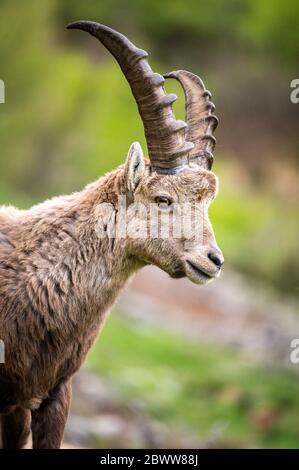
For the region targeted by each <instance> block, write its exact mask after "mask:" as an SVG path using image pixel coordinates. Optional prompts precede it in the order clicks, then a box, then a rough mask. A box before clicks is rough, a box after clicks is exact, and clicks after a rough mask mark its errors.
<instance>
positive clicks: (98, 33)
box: [68, 21, 223, 284]
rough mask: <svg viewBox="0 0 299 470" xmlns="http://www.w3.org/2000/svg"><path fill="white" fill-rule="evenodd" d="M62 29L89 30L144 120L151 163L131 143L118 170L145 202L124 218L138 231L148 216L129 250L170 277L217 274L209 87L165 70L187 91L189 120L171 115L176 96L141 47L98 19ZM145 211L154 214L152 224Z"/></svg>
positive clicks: (130, 194) (135, 197) (134, 198)
mask: <svg viewBox="0 0 299 470" xmlns="http://www.w3.org/2000/svg"><path fill="white" fill-rule="evenodd" d="M68 28H69V29H82V30H84V31H87V32H89V33H90V34H92V35H93V36H95V37H96V38H98V39H99V40H100V41H101V42H102V44H103V45H104V46H105V47H106V48H107V49H108V50H109V51H110V52H111V54H112V55H113V56H114V57H115V59H116V60H117V62H118V63H119V65H120V67H121V69H122V71H123V73H124V75H125V77H126V79H127V80H128V82H129V84H130V87H131V89H132V92H133V95H134V98H135V100H136V103H137V106H138V110H139V113H140V116H141V119H142V122H143V125H144V131H145V137H146V142H147V146H148V154H149V162H148V161H146V160H144V157H143V153H142V150H141V147H140V145H139V144H138V143H135V144H133V145H132V146H131V149H130V151H129V155H128V159H127V162H126V164H125V173H124V174H125V180H126V182H125V184H126V190H127V198H128V199H129V200H130V204H131V205H133V206H134V204H132V203H137V204H142V206H143V208H144V210H141V211H136V210H135V209H134V210H133V209H132V210H131V211H130V210H129V211H128V213H129V219H131V222H132V223H133V226H135V227H136V231H138V230H139V227H140V226H141V225H143V226H144V222H145V221H146V224H147V228H149V232H148V236H146V237H144V236H140V237H128V238H127V242H128V250H129V251H130V253H131V254H132V255H133V256H135V257H137V258H138V259H139V260H140V261H141V262H145V263H151V264H155V265H157V266H159V267H160V268H162V269H163V270H164V271H166V272H167V273H169V274H170V275H171V276H172V277H184V276H187V277H188V278H189V279H190V280H192V281H193V282H196V283H199V284H204V283H206V282H207V281H209V280H210V279H212V278H215V277H217V276H218V275H219V273H220V269H221V266H222V264H223V255H222V253H221V251H220V249H219V248H218V246H217V244H216V240H215V237H214V233H213V230H212V227H211V224H210V222H209V218H208V212H207V209H208V206H209V204H210V202H211V201H212V200H213V199H214V197H215V196H216V193H217V179H216V176H215V175H214V173H212V172H211V167H212V163H213V155H212V151H213V149H214V146H215V138H214V136H213V132H214V130H215V128H216V126H217V124H218V120H217V118H216V116H214V115H213V111H214V105H213V103H212V102H211V101H210V97H211V95H210V93H209V92H208V91H207V90H206V89H205V87H204V84H203V83H202V81H201V80H200V78H198V77H197V76H196V75H194V74H192V73H190V72H186V71H183V70H179V71H176V72H171V73H168V74H167V75H165V78H175V79H177V80H178V81H179V82H180V83H181V85H182V87H183V89H184V92H185V97H186V121H187V124H186V123H185V122H183V121H179V120H176V119H175V116H174V113H173V110H172V104H173V102H174V101H175V100H176V98H177V97H176V95H174V94H166V93H165V90H164V88H163V83H164V81H165V79H164V78H163V77H162V76H161V75H159V74H157V73H154V72H153V71H152V69H151V67H150V66H149V64H148V61H147V53H146V52H145V51H144V50H142V49H138V48H137V47H135V46H134V45H133V44H132V43H131V42H130V41H129V40H128V39H127V38H126V37H125V36H123V35H122V34H120V33H118V32H116V31H114V30H112V29H111V28H108V27H107V26H103V25H101V24H98V23H94V22H90V21H79V22H75V23H71V24H70V25H69V26H68ZM135 205H136V204H135ZM155 208H156V214H155V215H156V216H155V215H153V213H154V212H155V210H153V209H155ZM150 217H152V218H153V217H154V223H153V221H152V220H150ZM157 225H159V228H158V233H157V231H156V232H155V229H157ZM166 225H167V230H165V226H166ZM161 232H162V233H161ZM165 232H167V234H165Z"/></svg>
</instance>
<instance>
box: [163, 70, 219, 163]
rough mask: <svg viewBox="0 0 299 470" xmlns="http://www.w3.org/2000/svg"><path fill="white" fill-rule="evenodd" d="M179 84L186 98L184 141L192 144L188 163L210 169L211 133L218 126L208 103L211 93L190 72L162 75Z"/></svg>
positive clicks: (211, 106)
mask: <svg viewBox="0 0 299 470" xmlns="http://www.w3.org/2000/svg"><path fill="white" fill-rule="evenodd" d="M164 77H165V78H175V79H176V80H178V81H179V82H180V84H181V85H182V87H183V89H184V93H185V97H186V121H187V125H188V128H187V132H186V139H187V140H189V141H191V142H193V143H194V148H193V149H192V150H191V151H190V153H189V158H190V161H194V162H196V163H197V164H198V165H199V166H202V167H204V168H207V169H209V170H210V169H211V168H212V164H213V160H214V157H213V150H214V147H215V144H216V139H215V137H214V136H213V132H214V130H215V129H216V127H217V125H218V118H217V117H216V116H214V114H213V112H214V110H215V106H214V104H213V103H212V102H211V101H210V98H211V93H210V92H209V91H208V90H206V88H205V86H204V84H203V82H202V80H201V79H200V78H199V77H198V76H197V75H194V74H193V73H191V72H187V71H185V70H176V71H174V72H170V73H167V74H166V75H164Z"/></svg>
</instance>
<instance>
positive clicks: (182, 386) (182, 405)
mask: <svg viewBox="0 0 299 470" xmlns="http://www.w3.org/2000/svg"><path fill="white" fill-rule="evenodd" d="M88 364H89V365H90V367H92V368H94V369H95V370H96V371H98V372H99V373H100V374H101V375H102V376H103V377H106V378H108V379H109V381H111V382H112V383H114V384H115V385H116V387H117V389H118V390H121V393H122V394H123V395H124V396H127V397H128V399H133V398H134V399H138V400H139V401H140V402H141V403H143V405H144V408H145V410H146V412H147V413H149V415H150V417H151V418H152V419H154V420H157V421H158V422H161V423H163V424H164V425H166V426H168V427H172V428H173V429H177V430H179V429H182V428H184V426H187V428H189V431H192V432H193V433H195V435H196V436H197V438H198V442H199V443H200V442H203V441H204V440H205V439H207V437H208V436H209V435H210V434H211V432H212V431H213V430H214V429H215V428H217V427H219V428H221V429H223V431H222V434H221V436H220V437H219V440H220V442H219V443H218V445H219V444H220V445H222V446H223V445H224V446H237V447H243V446H244V447H253V446H254V447H256V446H258V447H281V448H283V447H298V440H299V429H298V424H297V415H298V412H299V398H298V393H297V387H298V378H297V376H296V375H295V374H292V373H291V372H283V371H281V370H279V369H275V368H274V367H273V365H272V366H271V365H269V366H259V365H258V364H257V363H255V362H254V361H252V359H251V358H247V359H246V358H244V357H242V358H241V357H240V356H239V355H238V354H237V353H236V352H233V351H228V350H227V349H223V348H221V347H220V346H211V345H206V344H201V345H199V344H197V343H195V341H189V340H187V339H182V338H181V337H179V336H176V335H175V334H174V333H168V332H166V331H163V330H161V329H159V328H157V327H153V326H152V327H151V326H149V325H148V324H146V325H143V324H137V325H136V324H135V323H134V324H133V323H131V322H130V321H129V320H128V319H127V318H126V319H124V318H122V317H121V316H120V315H116V312H114V313H113V314H112V317H110V318H109V320H108V324H107V325H106V327H105V329H104V331H103V332H102V334H101V338H100V340H99V341H98V342H97V343H96V345H95V346H94V348H93V349H92V350H91V352H90V354H89V359H88ZM212 434H213V432H212Z"/></svg>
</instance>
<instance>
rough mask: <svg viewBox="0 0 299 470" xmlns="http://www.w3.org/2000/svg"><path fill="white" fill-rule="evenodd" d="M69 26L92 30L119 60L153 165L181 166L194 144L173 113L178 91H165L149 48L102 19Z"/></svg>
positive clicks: (161, 167) (169, 168)
mask: <svg viewBox="0 0 299 470" xmlns="http://www.w3.org/2000/svg"><path fill="white" fill-rule="evenodd" d="M67 28H68V29H82V30H83V31H87V32H88V33H90V34H92V35H93V36H95V37H96V38H97V39H99V40H100V41H101V43H102V44H103V45H104V46H105V47H106V48H107V49H108V50H109V52H111V54H112V55H113V56H114V57H115V59H116V60H117V62H118V64H119V65H120V67H121V69H122V71H123V73H124V75H125V77H126V79H127V80H128V82H129V84H130V87H131V89H132V92H133V95H134V97H135V100H136V102H137V105H138V110H139V114H140V116H141V119H142V121H143V125H144V132H145V137H146V142H147V146H148V153H149V158H150V161H151V165H152V167H154V169H155V170H156V171H160V172H163V173H176V172H177V171H179V170H180V169H182V167H183V166H184V165H185V164H186V163H187V162H188V154H189V151H190V150H191V149H192V148H193V147H194V145H193V144H192V143H191V142H186V139H185V132H186V126H187V125H186V123H185V122H183V121H177V120H176V119H175V117H174V114H173V111H172V103H173V102H174V101H175V100H176V98H177V97H176V95H174V94H169V95H168V94H166V93H165V91H164V88H163V83H164V78H163V77H162V76H161V75H159V74H157V73H154V72H153V71H152V69H151V67H150V66H149V64H148V61H147V56H148V54H147V52H145V51H143V50H142V49H138V48H137V47H135V46H134V44H132V43H131V42H130V41H129V40H128V39H127V38H126V37H125V36H123V35H122V34H120V33H118V32H117V31H114V30H113V29H111V28H108V27H107V26H104V25H102V24H99V23H95V22H92V21H76V22H74V23H71V24H69V25H68V26H67Z"/></svg>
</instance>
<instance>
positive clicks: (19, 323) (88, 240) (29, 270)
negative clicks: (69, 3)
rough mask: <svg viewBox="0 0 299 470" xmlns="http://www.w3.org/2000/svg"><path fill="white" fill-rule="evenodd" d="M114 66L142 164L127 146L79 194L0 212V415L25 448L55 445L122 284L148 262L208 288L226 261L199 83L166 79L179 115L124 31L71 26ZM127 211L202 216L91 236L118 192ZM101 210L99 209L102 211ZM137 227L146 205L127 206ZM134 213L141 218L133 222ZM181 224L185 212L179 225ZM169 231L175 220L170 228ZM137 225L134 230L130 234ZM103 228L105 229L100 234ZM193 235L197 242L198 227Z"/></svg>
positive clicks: (185, 77)
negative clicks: (139, 134)
mask: <svg viewBox="0 0 299 470" xmlns="http://www.w3.org/2000/svg"><path fill="white" fill-rule="evenodd" d="M68 28H70V29H76V28H77V29H81V30H84V31H88V32H89V33H91V34H92V35H93V36H95V37H96V38H98V39H99V40H100V41H101V42H102V44H103V45H104V46H105V47H106V48H107V49H108V50H109V51H110V52H111V54H112V55H113V56H114V57H115V59H116V60H117V62H118V63H119V65H120V67H121V69H122V71H123V73H124V75H125V77H126V79H127V80H128V82H129V84H130V86H131V89H132V92H133V95H134V98H135V100H136V102H137V106H138V110H139V113H140V116H141V119H142V121H143V124H144V131H145V137H146V141H147V146H148V154H149V161H147V160H145V159H144V157H143V153H142V150H141V147H140V145H139V144H138V143H134V144H133V145H132V146H131V149H130V151H129V154H128V158H127V161H126V163H125V164H124V165H122V166H120V167H119V168H117V169H116V170H115V171H112V172H111V173H109V174H108V175H106V176H104V177H102V178H100V179H99V180H98V181H96V182H94V183H92V184H90V185H88V186H87V187H86V188H85V189H83V190H82V191H80V192H78V193H75V194H71V195H70V196H61V197H57V198H54V199H52V200H49V201H46V202H44V203H42V204H39V205H37V206H34V207H32V208H31V209H29V210H24V211H19V210H17V209H15V208H12V207H2V208H1V209H0V339H1V340H3V342H4V344H5V363H3V364H0V414H1V425H2V440H3V447H5V448H21V447H23V446H24V445H25V443H26V441H27V438H28V435H29V433H30V431H32V439H33V448H59V447H60V445H61V440H62V437H63V432H64V427H65V423H66V419H67V415H68V408H69V403H70V397H71V377H72V375H73V374H74V373H75V372H76V371H77V370H78V369H79V367H80V366H81V364H82V362H83V361H84V358H85V356H86V354H87V352H88V350H89V348H90V347H91V345H92V343H93V341H94V340H95V338H96V336H97V334H98V332H99V330H100V327H101V325H102V324H103V322H104V318H105V315H106V312H107V310H108V309H109V307H111V305H112V303H113V302H114V300H115V298H116V297H117V295H118V293H119V291H120V289H121V288H122V287H123V286H124V284H125V283H126V281H127V279H128V278H129V277H130V276H131V275H132V274H133V273H134V272H136V271H137V270H138V269H139V268H141V267H143V266H145V265H147V264H153V265H156V266H158V267H160V268H161V269H163V270H164V271H166V273H168V274H169V275H170V276H171V277H173V278H179V277H184V276H187V277H188V278H189V279H190V280H191V281H193V282H196V283H198V284H204V283H206V282H207V281H208V280H210V279H213V278H215V277H217V276H218V274H219V272H220V269H221V266H222V264H223V256H222V253H221V251H220V250H219V248H218V247H217V244H216V241H215V238H214V234H213V231H212V228H211V225H210V222H209V219H208V215H207V207H208V205H209V203H210V202H211V201H212V199H213V198H214V197H215V195H216V192H217V180H216V177H215V175H214V174H213V173H212V172H211V171H210V170H211V166H212V161H213V155H212V151H213V148H214V144H215V139H214V137H213V131H214V129H215V128H216V126H217V118H216V117H215V116H214V115H213V111H214V106H213V104H212V103H211V101H210V94H209V92H208V91H207V90H206V89H205V87H204V85H203V83H202V81H201V80H200V79H199V78H198V77H197V76H195V75H193V74H192V73H190V72H186V71H182V70H179V71H176V72H171V73H169V74H167V75H166V76H165V77H167V78H175V79H177V80H178V81H179V82H180V83H181V85H182V87H183V89H184V92H185V97H186V120H187V124H185V123H184V122H183V121H178V120H175V117H174V114H173V111H172V103H173V102H174V101H175V99H176V96H175V95H174V94H166V93H165V91H164V88H163V82H164V78H163V77H162V76H161V75H159V74H157V73H153V71H152V69H151V68H150V66H149V64H148V61H147V53H146V52H145V51H143V50H141V49H138V48H136V47H135V46H134V45H133V44H132V43H131V42H130V41H129V40H128V39H127V38H126V37H125V36H123V35H122V34H120V33H118V32H116V31H114V30H112V29H110V28H108V27H106V26H103V25H100V24H98V23H94V22H89V21H79V22H75V23H72V24H70V25H69V26H68ZM120 196H124V197H125V198H126V201H127V204H128V206H129V207H131V206H132V205H134V204H135V203H142V204H143V206H144V207H145V208H146V210H147V209H148V210H149V208H150V206H152V205H155V207H156V209H157V213H158V214H160V216H161V215H163V214H168V216H169V217H170V221H172V222H174V220H175V217H174V207H175V204H176V205H183V204H185V203H188V204H189V206H191V207H192V208H194V209H195V211H197V212H198V211H199V212H200V214H201V216H200V218H199V221H198V222H197V223H191V225H190V226H191V233H189V236H186V237H185V236H181V237H175V236H174V235H173V231H172V230H170V234H169V236H168V237H162V236H161V237H159V236H155V237H153V236H147V237H132V236H130V235H126V236H122V237H117V236H114V237H109V236H106V237H105V236H99V229H103V228H104V229H106V227H107V226H108V224H109V221H110V220H111V211H108V210H106V209H105V208H106V207H107V205H109V207H113V208H114V209H115V214H114V218H115V221H116V222H117V220H118V217H119V206H118V205H119V197H120ZM99 208H100V210H99ZM128 214H129V215H128V217H129V219H130V222H131V223H132V224H133V226H134V227H137V226H138V224H139V222H144V220H146V221H148V219H147V216H146V218H145V219H144V212H143V213H142V215H138V211H137V212H136V211H134V210H133V211H130V210H128ZM141 219H142V220H141ZM182 223H183V225H184V223H185V221H184V219H183V221H182ZM172 228H173V227H172ZM137 231H138V229H137ZM104 232H105V230H104ZM199 233H201V236H200V237H198V234H199Z"/></svg>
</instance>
